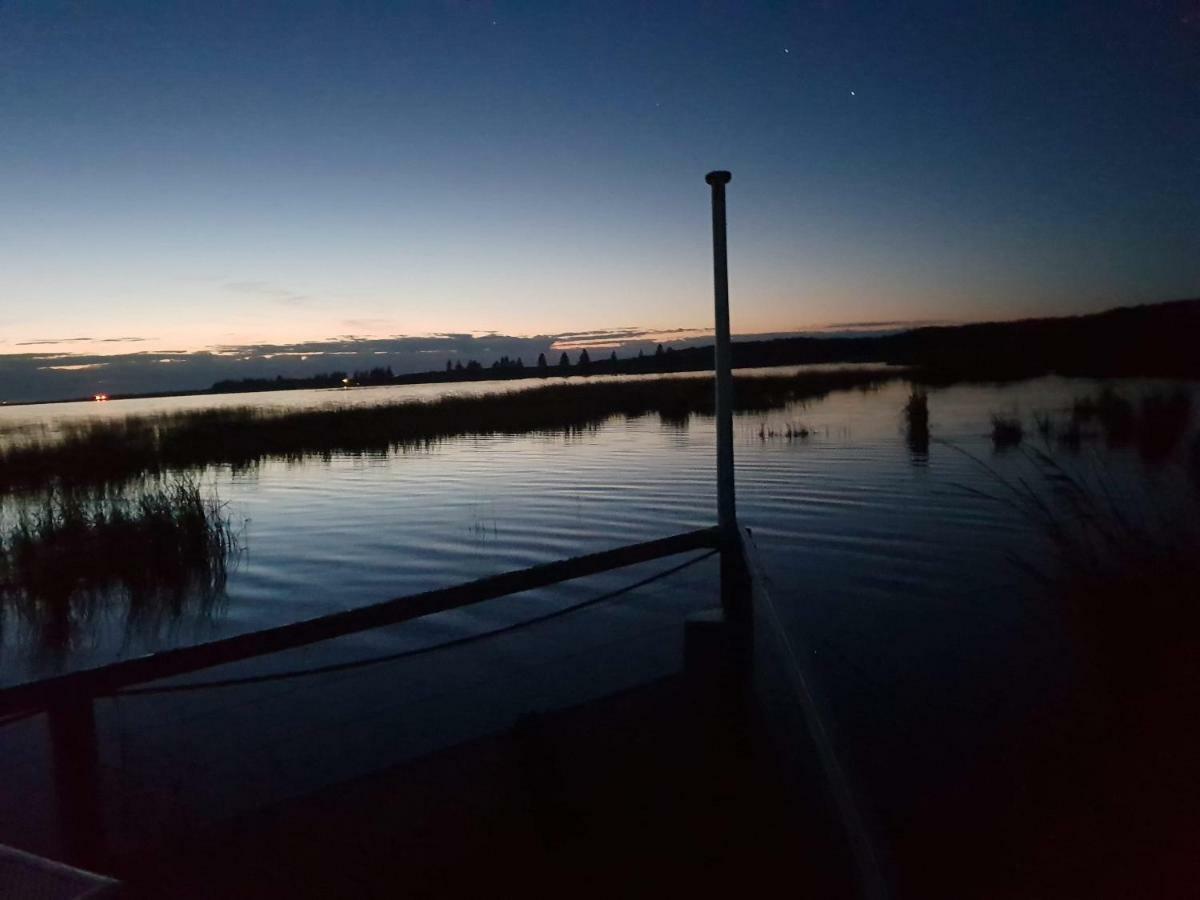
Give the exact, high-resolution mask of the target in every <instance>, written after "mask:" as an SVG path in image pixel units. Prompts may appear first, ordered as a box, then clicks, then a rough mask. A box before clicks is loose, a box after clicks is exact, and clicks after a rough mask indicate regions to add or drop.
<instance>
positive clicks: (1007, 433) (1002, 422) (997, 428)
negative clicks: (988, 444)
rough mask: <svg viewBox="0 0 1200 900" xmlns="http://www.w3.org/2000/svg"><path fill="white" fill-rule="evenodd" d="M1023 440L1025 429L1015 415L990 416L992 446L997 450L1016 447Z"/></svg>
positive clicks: (994, 414) (997, 414) (998, 414)
mask: <svg viewBox="0 0 1200 900" xmlns="http://www.w3.org/2000/svg"><path fill="white" fill-rule="evenodd" d="M1024 439H1025V428H1024V427H1023V426H1022V425H1021V420H1020V419H1019V418H1017V417H1016V416H1015V415H1012V416H1005V415H1001V414H1000V413H993V414H992V446H993V447H994V448H995V449H997V450H1008V449H1011V448H1012V447H1018V446H1020V444H1021V441H1022V440H1024Z"/></svg>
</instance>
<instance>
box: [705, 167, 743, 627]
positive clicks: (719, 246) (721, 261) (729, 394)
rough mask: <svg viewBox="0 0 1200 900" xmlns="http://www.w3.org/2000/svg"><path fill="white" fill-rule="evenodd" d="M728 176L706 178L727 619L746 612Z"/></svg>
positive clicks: (719, 513) (723, 600)
mask: <svg viewBox="0 0 1200 900" xmlns="http://www.w3.org/2000/svg"><path fill="white" fill-rule="evenodd" d="M732 177H733V176H732V175H731V174H730V173H729V172H724V171H716V172H709V173H708V174H707V175H705V176H704V180H705V181H706V182H707V183H708V184H709V185H710V186H711V187H712V233H713V294H714V300H715V313H716V315H715V329H714V335H713V336H714V350H713V368H714V369H715V375H716V378H715V380H716V427H717V524H718V528H719V529H720V532H721V604H722V606H724V607H725V611H726V613H727V614H729V615H730V616H731V617H737V618H742V617H744V616H745V615H746V614H747V612H748V610H749V602H748V601H747V597H746V575H745V561H744V559H743V558H742V551H741V534H740V533H739V531H738V524H737V495H736V492H735V490H734V474H733V350H732V347H731V346H730V338H729V262H728V255H727V252H726V247H725V185H727V184H728V183H729V181H730V179H731V178H732Z"/></svg>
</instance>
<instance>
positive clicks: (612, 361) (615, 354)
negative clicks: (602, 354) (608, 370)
mask: <svg viewBox="0 0 1200 900" xmlns="http://www.w3.org/2000/svg"><path fill="white" fill-rule="evenodd" d="M608 361H609V362H610V363H615V362H616V361H617V351H616V350H614V351H613V352H612V355H611V356H610V357H609V358H608Z"/></svg>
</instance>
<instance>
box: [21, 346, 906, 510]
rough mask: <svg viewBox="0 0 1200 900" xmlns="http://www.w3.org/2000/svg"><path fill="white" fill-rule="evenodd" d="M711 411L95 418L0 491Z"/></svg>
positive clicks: (640, 387) (671, 390)
mask: <svg viewBox="0 0 1200 900" xmlns="http://www.w3.org/2000/svg"><path fill="white" fill-rule="evenodd" d="M890 377H893V374H892V372H890V371H888V370H886V369H840V370H838V369H835V370H826V371H820V372H801V373H798V374H794V375H770V376H756V377H746V378H738V379H737V380H736V388H735V392H734V393H735V402H736V408H737V409H738V410H743V411H763V410H769V409H777V408H780V407H783V406H785V405H786V404H788V403H790V402H792V401H795V400H803V399H810V398H813V397H819V396H823V395H825V394H827V393H829V392H830V391H833V390H839V389H847V388H854V387H863V386H869V385H873V384H877V383H879V382H880V381H883V380H886V379H888V378H890ZM712 411H713V387H712V381H711V380H710V379H705V378H663V379H648V380H641V381H626V382H604V383H591V384H569V385H547V386H543V387H536V388H531V389H529V390H525V391H519V392H514V393H510V394H499V395H489V396H467V397H462V396H449V397H444V398H441V399H439V400H434V401H429V402H421V401H408V402H403V403H393V404H388V405H380V406H371V407H351V408H340V409H328V408H325V409H308V410H301V411H296V412H284V413H280V412H278V411H273V410H265V409H261V408H249V407H245V408H236V409H213V410H203V411H195V412H185V413H175V414H170V415H164V416H159V417H154V418H130V419H124V420H118V421H111V420H110V421H96V422H89V423H87V424H85V425H80V426H76V427H74V428H73V429H71V430H70V431H68V432H66V433H65V434H64V435H63V436H62V437H61V438H60V439H59V440H57V441H53V442H50V441H39V442H34V443H29V444H24V445H20V446H14V447H9V448H4V449H0V489H4V488H9V489H11V488H38V487H44V486H47V485H52V484H65V485H88V486H90V485H102V484H113V483H121V482H124V481H126V480H128V479H131V478H134V477H136V476H138V475H141V474H147V473H149V474H155V473H161V472H165V471H172V470H176V471H178V470H186V469H193V468H198V467H201V466H206V465H230V466H233V467H235V468H239V467H247V466H251V465H253V464H255V463H257V462H258V461H260V460H262V459H265V458H283V459H301V458H305V457H309V456H318V457H320V456H325V457H327V456H330V455H332V454H335V453H341V454H382V453H387V452H389V451H392V450H398V449H409V448H420V447H426V446H429V445H430V444H432V443H435V442H437V441H439V440H441V439H444V438H449V437H454V436H458V435H467V434H526V433H538V432H544V433H563V432H566V433H570V432H573V431H578V430H581V429H586V428H590V427H595V426H597V425H598V424H599V423H601V422H603V421H604V420H605V419H607V418H609V417H610V416H616V415H624V416H627V417H631V418H632V417H637V416H644V415H648V414H653V413H657V414H658V415H660V416H661V417H662V419H663V420H664V421H665V422H670V423H674V424H686V422H687V420H688V417H690V416H692V415H695V414H701V415H708V414H711V413H712Z"/></svg>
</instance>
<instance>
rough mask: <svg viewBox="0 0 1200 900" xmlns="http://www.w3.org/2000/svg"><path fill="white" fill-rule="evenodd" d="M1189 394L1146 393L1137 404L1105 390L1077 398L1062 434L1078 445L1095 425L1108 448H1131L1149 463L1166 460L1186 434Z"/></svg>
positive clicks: (1160, 391)
mask: <svg viewBox="0 0 1200 900" xmlns="http://www.w3.org/2000/svg"><path fill="white" fill-rule="evenodd" d="M1191 416H1192V395H1191V394H1190V393H1189V392H1188V391H1186V390H1184V389H1183V388H1174V389H1170V390H1166V389H1157V390H1151V391H1147V392H1146V393H1144V394H1142V396H1141V397H1140V398H1139V399H1138V400H1137V401H1136V402H1134V401H1132V400H1130V399H1128V398H1126V397H1123V396H1121V395H1120V394H1118V393H1117V392H1116V391H1114V390H1113V389H1112V388H1109V387H1106V388H1104V390H1102V391H1101V392H1100V393H1099V394H1098V395H1096V396H1094V397H1091V396H1088V397H1077V398H1076V399H1075V401H1074V403H1073V404H1072V406H1071V417H1070V425H1069V429H1068V431H1066V432H1064V434H1065V435H1071V434H1072V432H1073V433H1074V438H1073V441H1074V444H1075V446H1078V445H1079V443H1080V442H1081V440H1082V438H1083V437H1085V436H1086V435H1087V431H1086V429H1087V428H1088V427H1089V426H1092V425H1098V426H1099V428H1100V431H1101V433H1102V434H1103V436H1104V439H1105V442H1106V443H1107V444H1108V446H1110V447H1123V446H1127V445H1133V446H1136V447H1137V450H1138V452H1139V453H1140V454H1141V456H1142V457H1143V458H1144V459H1146V460H1149V461H1151V462H1154V461H1158V460H1163V459H1166V458H1167V457H1169V456H1170V455H1171V454H1172V453H1173V452H1174V451H1175V449H1176V448H1177V447H1178V446H1179V444H1180V443H1181V442H1182V440H1183V438H1184V436H1185V435H1186V434H1187V432H1188V427H1189V425H1190V423H1191Z"/></svg>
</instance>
